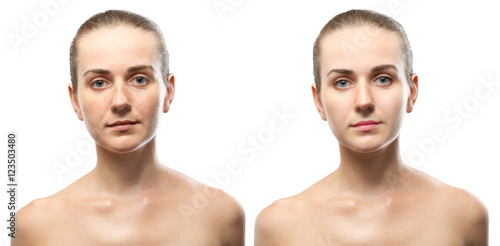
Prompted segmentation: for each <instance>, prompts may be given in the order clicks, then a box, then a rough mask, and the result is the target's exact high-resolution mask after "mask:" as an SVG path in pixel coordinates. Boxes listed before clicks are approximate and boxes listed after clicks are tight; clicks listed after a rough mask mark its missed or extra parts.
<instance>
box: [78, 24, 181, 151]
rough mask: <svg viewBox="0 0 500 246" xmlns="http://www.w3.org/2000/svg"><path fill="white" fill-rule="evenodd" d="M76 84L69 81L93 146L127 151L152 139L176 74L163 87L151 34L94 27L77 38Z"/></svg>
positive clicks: (170, 98)
mask: <svg viewBox="0 0 500 246" xmlns="http://www.w3.org/2000/svg"><path fill="white" fill-rule="evenodd" d="M77 45H78V54H77V55H78V66H77V71H76V72H77V80H78V88H77V91H76V92H75V91H74V90H73V87H72V85H71V84H70V85H69V93H70V98H71V103H72V105H73V109H74V110H75V112H76V114H77V116H78V118H79V119H80V120H83V121H84V122H85V125H86V126H87V129H88V131H89V133H90V135H91V136H92V137H93V138H94V140H95V141H96V144H97V145H98V146H100V147H103V148H105V149H108V150H111V151H114V152H121V153H126V152H131V151H134V150H136V149H138V148H140V147H142V146H143V145H145V144H147V143H148V142H150V141H151V139H153V138H154V136H155V134H156V128H157V125H158V120H159V115H160V114H161V112H164V113H166V112H167V111H168V110H169V107H170V103H171V102H172V100H173V95H174V78H173V76H172V75H171V74H170V75H169V76H168V79H169V80H170V82H171V85H170V86H169V88H168V89H167V88H166V86H165V84H164V81H163V79H162V76H161V61H160V59H159V56H158V55H157V51H156V42H155V36H154V35H153V34H152V33H150V32H146V31H143V30H140V29H136V28H132V27H127V26H118V27H105V28H99V29H96V30H94V31H92V32H90V33H88V34H85V35H84V36H82V37H81V39H80V40H79V41H78V44H77Z"/></svg>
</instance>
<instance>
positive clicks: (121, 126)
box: [107, 120, 139, 132]
mask: <svg viewBox="0 0 500 246" xmlns="http://www.w3.org/2000/svg"><path fill="white" fill-rule="evenodd" d="M137 123H139V122H137V121H131V120H121V121H115V122H113V123H111V124H108V125H107V127H109V128H111V129H113V130H115V131H119V132H124V131H128V130H130V129H132V128H133V127H134V126H135V124H137Z"/></svg>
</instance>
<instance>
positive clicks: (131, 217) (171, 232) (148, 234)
mask: <svg viewBox="0 0 500 246" xmlns="http://www.w3.org/2000/svg"><path fill="white" fill-rule="evenodd" d="M60 215H61V217H60V218H58V219H55V220H54V226H53V227H51V228H53V229H51V231H49V232H48V233H47V234H46V235H47V238H46V243H44V244H43V245H74V244H75V242H78V245H220V242H219V238H217V237H216V236H215V234H216V233H214V232H213V231H211V227H210V226H207V225H206V223H207V222H206V221H205V220H204V219H203V216H199V218H197V220H190V221H186V220H185V219H184V217H183V216H182V215H181V214H180V213H179V211H178V210H177V209H176V207H175V206H170V205H166V204H163V205H162V206H156V205H155V204H147V205H144V204H142V205H140V204H139V205H138V204H124V205H120V206H116V205H115V206H104V207H103V206H99V207H95V206H94V207H92V206H80V207H77V208H75V209H72V210H67V211H61V213H60Z"/></svg>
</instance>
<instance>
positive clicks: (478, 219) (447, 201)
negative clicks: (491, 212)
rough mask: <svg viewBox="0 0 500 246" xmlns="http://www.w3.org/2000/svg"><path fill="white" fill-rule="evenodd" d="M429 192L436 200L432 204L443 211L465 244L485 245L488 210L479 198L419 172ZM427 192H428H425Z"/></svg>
mask: <svg viewBox="0 0 500 246" xmlns="http://www.w3.org/2000/svg"><path fill="white" fill-rule="evenodd" d="M418 176H419V178H420V179H423V182H422V183H424V185H425V186H427V187H429V193H433V194H431V196H433V197H435V201H436V202H437V203H436V204H435V205H434V206H436V207H438V208H436V209H440V210H442V211H445V212H446V214H447V215H448V218H449V220H450V223H451V224H453V225H454V226H456V227H457V229H458V230H459V231H460V234H462V235H464V237H465V240H466V241H467V242H468V244H467V245H487V243H486V242H487V238H488V210H487V209H486V206H485V205H484V204H483V202H481V200H480V199H479V198H478V197H476V196H475V195H473V194H472V193H470V192H468V191H467V190H464V189H461V188H457V187H453V186H451V185H448V184H446V183H444V182H442V181H440V180H438V179H436V178H434V177H432V176H430V175H427V174H424V173H419V174H418ZM426 194H428V193H426Z"/></svg>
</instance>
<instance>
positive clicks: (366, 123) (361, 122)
mask: <svg viewBox="0 0 500 246" xmlns="http://www.w3.org/2000/svg"><path fill="white" fill-rule="evenodd" d="M379 123H380V122H378V121H373V120H365V121H360V122H358V123H356V124H354V125H352V126H364V125H373V124H379Z"/></svg>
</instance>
